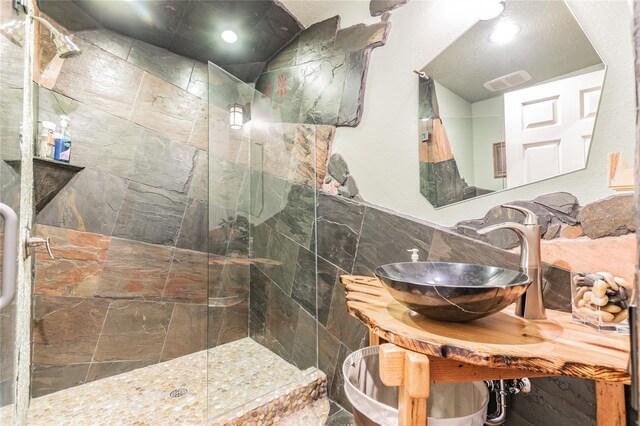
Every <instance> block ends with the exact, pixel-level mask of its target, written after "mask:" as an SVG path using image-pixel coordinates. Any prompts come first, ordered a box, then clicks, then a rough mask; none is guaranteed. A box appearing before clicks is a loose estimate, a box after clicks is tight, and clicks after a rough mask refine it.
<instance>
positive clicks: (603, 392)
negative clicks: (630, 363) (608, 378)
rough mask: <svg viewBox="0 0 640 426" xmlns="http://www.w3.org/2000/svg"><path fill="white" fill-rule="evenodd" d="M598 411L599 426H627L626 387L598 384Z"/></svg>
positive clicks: (615, 384) (605, 383) (618, 384)
mask: <svg viewBox="0 0 640 426" xmlns="http://www.w3.org/2000/svg"><path fill="white" fill-rule="evenodd" d="M596 409H597V410H598V414H597V424H598V426H625V425H626V424H627V418H626V417H627V415H626V414H627V410H626V407H625V405H624V385H623V384H622V383H612V382H596Z"/></svg>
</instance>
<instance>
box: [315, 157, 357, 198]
mask: <svg viewBox="0 0 640 426" xmlns="http://www.w3.org/2000/svg"><path fill="white" fill-rule="evenodd" d="M322 190H323V191H325V192H328V193H330V194H337V195H340V196H341V197H345V198H353V199H354V200H356V201H364V200H363V198H362V196H361V195H360V191H359V190H358V184H356V178H354V177H353V176H352V175H351V173H349V166H347V162H346V161H345V159H344V158H343V157H342V155H340V154H333V155H331V157H329V164H328V166H327V176H326V177H325V178H324V181H323V184H322Z"/></svg>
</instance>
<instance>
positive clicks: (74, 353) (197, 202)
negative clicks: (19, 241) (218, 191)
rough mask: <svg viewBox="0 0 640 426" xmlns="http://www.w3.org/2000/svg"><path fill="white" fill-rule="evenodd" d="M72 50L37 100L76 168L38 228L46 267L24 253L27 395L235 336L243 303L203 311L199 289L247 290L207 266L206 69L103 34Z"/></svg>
mask: <svg viewBox="0 0 640 426" xmlns="http://www.w3.org/2000/svg"><path fill="white" fill-rule="evenodd" d="M74 41H75V42H76V43H77V44H78V45H79V46H80V47H81V49H82V50H83V54H82V55H80V56H78V57H76V58H72V59H67V60H61V59H59V58H57V57H56V58H54V59H52V60H51V61H50V62H48V63H47V64H46V66H44V71H43V78H42V85H43V86H42V87H41V88H40V91H39V95H40V96H39V120H48V121H54V122H57V121H59V115H63V114H64V115H67V116H68V117H69V118H70V119H71V126H70V131H71V135H72V143H73V145H72V150H71V163H72V164H75V165H80V166H84V167H85V169H84V170H83V171H82V172H80V173H78V174H77V175H76V176H75V177H74V178H73V179H72V180H71V181H70V182H69V184H68V185H67V186H66V187H65V188H64V189H63V190H62V191H61V192H60V193H59V194H58V195H57V196H56V197H55V198H54V199H53V200H52V201H51V202H50V203H49V204H48V205H47V206H46V207H45V208H44V209H43V210H42V211H41V212H40V213H39V214H38V216H37V218H36V223H37V225H36V228H35V232H36V234H37V235H39V236H43V237H51V239H52V243H53V251H54V255H55V257H56V258H55V259H53V260H51V259H49V258H48V256H47V255H46V253H45V252H43V251H42V250H38V252H37V254H36V262H35V280H34V318H33V327H34V334H33V339H34V341H33V378H32V395H33V396H40V395H44V394H47V393H50V392H54V391H56V390H60V389H64V388H67V387H70V386H75V385H79V384H82V383H85V382H89V381H92V380H97V379H100V378H103V377H107V376H111V375H114V374H119V373H122V372H126V371H129V370H132V369H136V368H140V367H144V366H147V365H150V364H154V363H158V362H161V361H165V360H169V359H172V358H175V357H178V356H182V355H186V354H188V353H191V352H195V351H199V350H202V349H205V348H206V347H207V346H214V345H216V344H218V343H224V342H226V341H230V340H234V339H236V338H240V337H246V336H247V326H248V324H247V319H246V317H247V312H248V303H247V301H246V297H245V299H244V302H239V303H236V304H235V305H233V306H231V307H226V306H218V307H212V308H210V309H209V308H208V306H207V305H208V299H209V297H210V296H213V295H215V294H210V293H209V291H208V289H211V292H214V291H216V290H217V289H219V288H226V287H229V288H238V287H242V286H244V287H245V288H246V289H247V291H248V282H242V279H243V277H244V278H247V277H248V274H245V275H244V276H243V275H242V274H240V273H235V269H238V266H237V265H235V264H231V263H229V262H228V260H229V259H228V258H227V257H226V252H224V253H220V254H219V256H217V257H216V256H212V257H211V258H209V254H208V252H209V242H208V238H207V235H208V234H209V232H208V210H209V206H208V198H209V193H208V192H209V191H208V179H207V178H208V165H209V154H208V137H207V135H208V133H207V129H208V113H207V111H208V107H207V91H206V87H207V86H206V81H207V66H206V65H205V64H201V63H197V62H195V61H193V60H189V59H186V58H183V57H180V56H178V55H175V54H172V53H169V52H166V51H162V52H160V51H159V50H158V49H157V48H156V47H154V46H150V45H147V44H145V43H142V42H139V41H137V40H132V39H129V38H127V37H124V36H121V35H119V34H115V33H112V32H109V31H106V30H91V31H86V32H80V33H76V34H75V36H74ZM43 46H44V47H43V48H44V49H46V48H47V47H46V46H48V44H47V43H44V44H43ZM43 57H44V58H53V55H51V54H44V55H43ZM141 58H143V59H144V60H142V59H141ZM158 100H161V102H158ZM236 196H237V194H236ZM244 267H245V268H246V270H247V272H248V265H246V264H245V266H244ZM234 268H235V269H234ZM210 269H211V270H212V271H219V272H220V273H219V274H215V273H211V274H210V273H209V270H210ZM209 277H210V278H209ZM243 312H244V317H243ZM208 317H209V318H216V319H219V320H218V321H215V322H214V325H215V327H209V331H210V333H209V335H207V331H208V326H207V319H208Z"/></svg>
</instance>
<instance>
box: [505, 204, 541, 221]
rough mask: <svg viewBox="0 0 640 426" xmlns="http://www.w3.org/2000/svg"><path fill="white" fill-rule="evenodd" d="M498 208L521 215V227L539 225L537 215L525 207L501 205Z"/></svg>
mask: <svg viewBox="0 0 640 426" xmlns="http://www.w3.org/2000/svg"><path fill="white" fill-rule="evenodd" d="M500 207H504V208H505V209H512V210H517V211H519V212H520V213H522V214H523V215H524V223H523V225H540V221H539V220H538V215H537V214H535V213H534V212H532V211H531V210H529V209H527V208H525V207H520V206H516V205H514V204H503V205H501V206H500Z"/></svg>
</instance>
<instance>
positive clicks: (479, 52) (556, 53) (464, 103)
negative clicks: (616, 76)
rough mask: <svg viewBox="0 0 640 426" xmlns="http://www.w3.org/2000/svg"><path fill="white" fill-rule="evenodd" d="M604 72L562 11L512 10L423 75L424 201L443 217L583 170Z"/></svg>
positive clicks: (561, 6) (512, 6)
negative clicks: (444, 211) (464, 204)
mask: <svg viewBox="0 0 640 426" xmlns="http://www.w3.org/2000/svg"><path fill="white" fill-rule="evenodd" d="M605 71H606V66H605V64H604V63H603V61H602V59H601V58H600V56H599V55H598V53H597V52H596V50H595V49H594V47H593V46H592V44H591V42H590V41H589V39H588V37H587V36H586V34H585V33H584V32H583V30H582V28H581V26H580V23H579V22H578V21H577V20H576V18H575V17H574V16H573V14H572V13H571V11H570V10H569V8H568V7H567V5H566V4H565V3H564V2H562V1H553V2H549V1H546V2H540V1H535V0H524V1H514V0H508V1H506V3H505V9H504V11H503V12H502V13H501V14H500V15H498V16H497V17H494V18H492V19H488V20H480V21H478V22H477V23H476V24H475V25H473V26H472V27H471V28H470V29H469V30H468V31H467V32H465V33H464V34H463V35H462V36H461V37H460V38H458V39H457V40H456V41H454V42H453V43H452V44H451V45H449V46H448V47H447V48H446V49H445V50H444V51H443V52H441V53H440V54H439V55H438V56H437V57H436V58H435V59H434V60H433V61H431V62H430V63H429V64H428V65H427V66H425V67H424V68H423V69H422V70H421V73H420V78H419V93H420V96H419V102H420V105H419V107H420V108H419V117H418V119H419V124H418V126H419V137H418V143H419V161H420V192H421V193H422V195H424V196H425V197H426V198H427V199H428V200H429V202H430V203H431V204H432V205H433V206H434V207H443V206H446V205H449V204H452V203H456V202H460V201H463V200H467V199H471V198H474V197H477V196H479V195H483V194H488V193H491V192H495V191H500V190H504V189H510V188H514V187H517V186H521V185H525V184H528V183H532V182H537V181H540V180H543V179H547V178H550V177H554V176H557V175H561V174H564V173H569V172H573V171H576V170H580V169H583V168H584V167H586V164H587V159H588V155H589V148H590V145H591V142H592V134H593V130H594V127H595V123H596V118H597V115H598V105H599V102H600V94H601V91H602V87H603V83H604V80H605Z"/></svg>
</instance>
